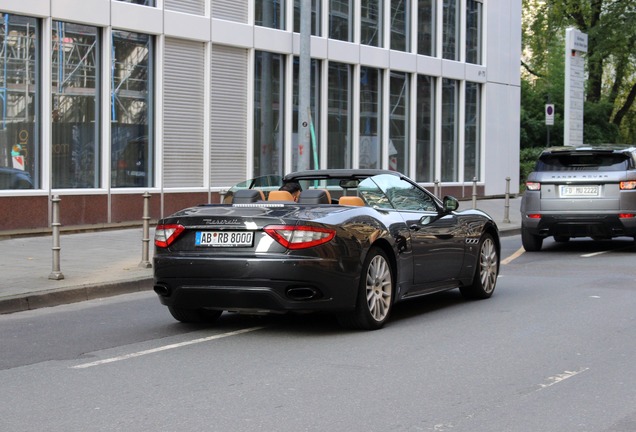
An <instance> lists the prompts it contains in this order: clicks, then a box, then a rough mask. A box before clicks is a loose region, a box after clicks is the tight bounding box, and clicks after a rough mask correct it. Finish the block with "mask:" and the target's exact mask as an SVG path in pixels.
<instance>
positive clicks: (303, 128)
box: [297, 0, 311, 171]
mask: <svg viewBox="0 0 636 432" xmlns="http://www.w3.org/2000/svg"><path fill="white" fill-rule="evenodd" d="M310 49H311V0H300V58H299V67H298V155H297V156H298V170H299V171H303V170H308V169H309V163H310V154H311V153H310V151H311V148H310V144H309V140H310V137H309V134H310V124H309V122H310V106H309V105H310V103H311V93H310V85H311V54H310Z"/></svg>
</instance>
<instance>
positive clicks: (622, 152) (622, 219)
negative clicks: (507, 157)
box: [521, 145, 636, 251]
mask: <svg viewBox="0 0 636 432" xmlns="http://www.w3.org/2000/svg"><path fill="white" fill-rule="evenodd" d="M549 236H553V237H554V240H555V241H557V242H566V241H568V240H570V239H571V238H573V237H591V238H593V239H595V240H602V239H611V238H614V237H621V236H630V237H634V238H635V239H636V237H635V236H636V147H620V146H615V145H614V146H608V145H602V146H581V147H551V148H547V149H545V150H544V151H543V152H542V153H541V155H540V156H539V159H538V161H537V163H536V166H535V168H534V171H533V172H532V173H530V175H529V176H528V180H527V181H526V191H525V192H524V194H523V197H522V199H521V242H522V244H523V247H524V248H525V249H526V250H527V251H538V250H540V249H541V246H542V245H543V239H544V238H546V237H549Z"/></svg>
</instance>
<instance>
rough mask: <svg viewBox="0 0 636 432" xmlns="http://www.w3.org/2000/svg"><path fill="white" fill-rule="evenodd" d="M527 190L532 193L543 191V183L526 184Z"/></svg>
mask: <svg viewBox="0 0 636 432" xmlns="http://www.w3.org/2000/svg"><path fill="white" fill-rule="evenodd" d="M526 189H527V190H530V191H538V190H541V183H538V182H530V181H529V182H526Z"/></svg>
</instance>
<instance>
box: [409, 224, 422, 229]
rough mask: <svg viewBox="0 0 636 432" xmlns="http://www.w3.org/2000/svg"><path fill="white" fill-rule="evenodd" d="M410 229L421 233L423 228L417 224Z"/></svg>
mask: <svg viewBox="0 0 636 432" xmlns="http://www.w3.org/2000/svg"><path fill="white" fill-rule="evenodd" d="M409 229H410V230H411V231H419V230H420V229H421V227H420V226H419V225H417V224H413V225H411V226H410V227H409Z"/></svg>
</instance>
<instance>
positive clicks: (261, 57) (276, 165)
mask: <svg viewBox="0 0 636 432" xmlns="http://www.w3.org/2000/svg"><path fill="white" fill-rule="evenodd" d="M284 63H285V62H284V58H283V56H282V55H281V54H273V53H269V52H264V51H257V52H256V55H255V68H256V69H255V74H254V76H255V81H256V82H255V83H254V176H255V177H258V176H263V175H269V174H283V134H284V127H283V102H284V100H285V98H284V93H283V92H284V87H285V86H284V84H285V81H284V73H285V72H284V71H285V67H284V66H285V64H284Z"/></svg>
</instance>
